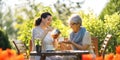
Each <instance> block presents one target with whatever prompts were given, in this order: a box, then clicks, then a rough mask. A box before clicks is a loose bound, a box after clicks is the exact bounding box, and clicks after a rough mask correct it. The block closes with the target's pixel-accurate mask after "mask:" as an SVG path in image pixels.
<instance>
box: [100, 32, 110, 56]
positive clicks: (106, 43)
mask: <svg viewBox="0 0 120 60" xmlns="http://www.w3.org/2000/svg"><path fill="white" fill-rule="evenodd" d="M111 37H112V35H111V34H107V36H106V37H105V39H104V41H103V44H102V47H101V49H100V56H103V58H104V56H105V51H106V48H107V45H108V42H109V41H110V39H111Z"/></svg>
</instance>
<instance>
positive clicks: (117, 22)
mask: <svg viewBox="0 0 120 60" xmlns="http://www.w3.org/2000/svg"><path fill="white" fill-rule="evenodd" d="M79 14H80V15H81V17H82V18H83V26H85V27H86V28H87V30H88V31H89V32H90V33H91V36H92V37H97V38H98V41H99V44H98V45H99V50H100V47H101V44H102V42H103V40H104V38H105V36H106V35H107V34H112V39H111V40H110V42H109V43H110V44H108V47H107V50H106V52H107V53H108V52H115V46H116V45H117V44H119V42H120V17H119V16H120V14H118V13H114V14H113V15H106V16H105V20H104V22H103V21H101V20H100V19H98V18H97V17H95V15H93V14H92V13H90V14H87V15H85V14H84V15H83V13H81V12H80V13H79Z"/></svg>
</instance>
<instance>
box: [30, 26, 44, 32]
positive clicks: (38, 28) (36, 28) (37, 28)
mask: <svg viewBox="0 0 120 60" xmlns="http://www.w3.org/2000/svg"><path fill="white" fill-rule="evenodd" d="M32 30H33V31H36V30H42V29H41V28H40V27H38V26H36V27H34V28H33V29H32Z"/></svg>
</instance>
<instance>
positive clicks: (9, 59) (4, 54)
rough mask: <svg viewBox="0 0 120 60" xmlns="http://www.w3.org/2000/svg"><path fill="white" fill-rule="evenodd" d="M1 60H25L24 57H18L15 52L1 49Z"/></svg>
mask: <svg viewBox="0 0 120 60" xmlns="http://www.w3.org/2000/svg"><path fill="white" fill-rule="evenodd" d="M0 60H24V55H22V54H21V55H17V54H16V52H15V51H14V50H11V49H6V50H2V49H1V48H0Z"/></svg>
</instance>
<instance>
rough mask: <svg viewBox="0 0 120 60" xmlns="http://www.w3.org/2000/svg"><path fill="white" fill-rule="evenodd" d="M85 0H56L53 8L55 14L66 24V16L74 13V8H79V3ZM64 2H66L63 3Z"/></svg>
mask: <svg viewBox="0 0 120 60" xmlns="http://www.w3.org/2000/svg"><path fill="white" fill-rule="evenodd" d="M84 1H85V0H83V1H81V2H73V1H71V0H63V1H62V0H57V1H56V3H54V8H55V10H56V11H57V16H58V18H59V19H60V20H62V21H63V22H64V24H66V20H68V16H70V15H71V14H72V13H74V12H75V11H76V10H78V9H80V8H81V6H80V5H81V4H82V3H84ZM65 2H66V3H65Z"/></svg>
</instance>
